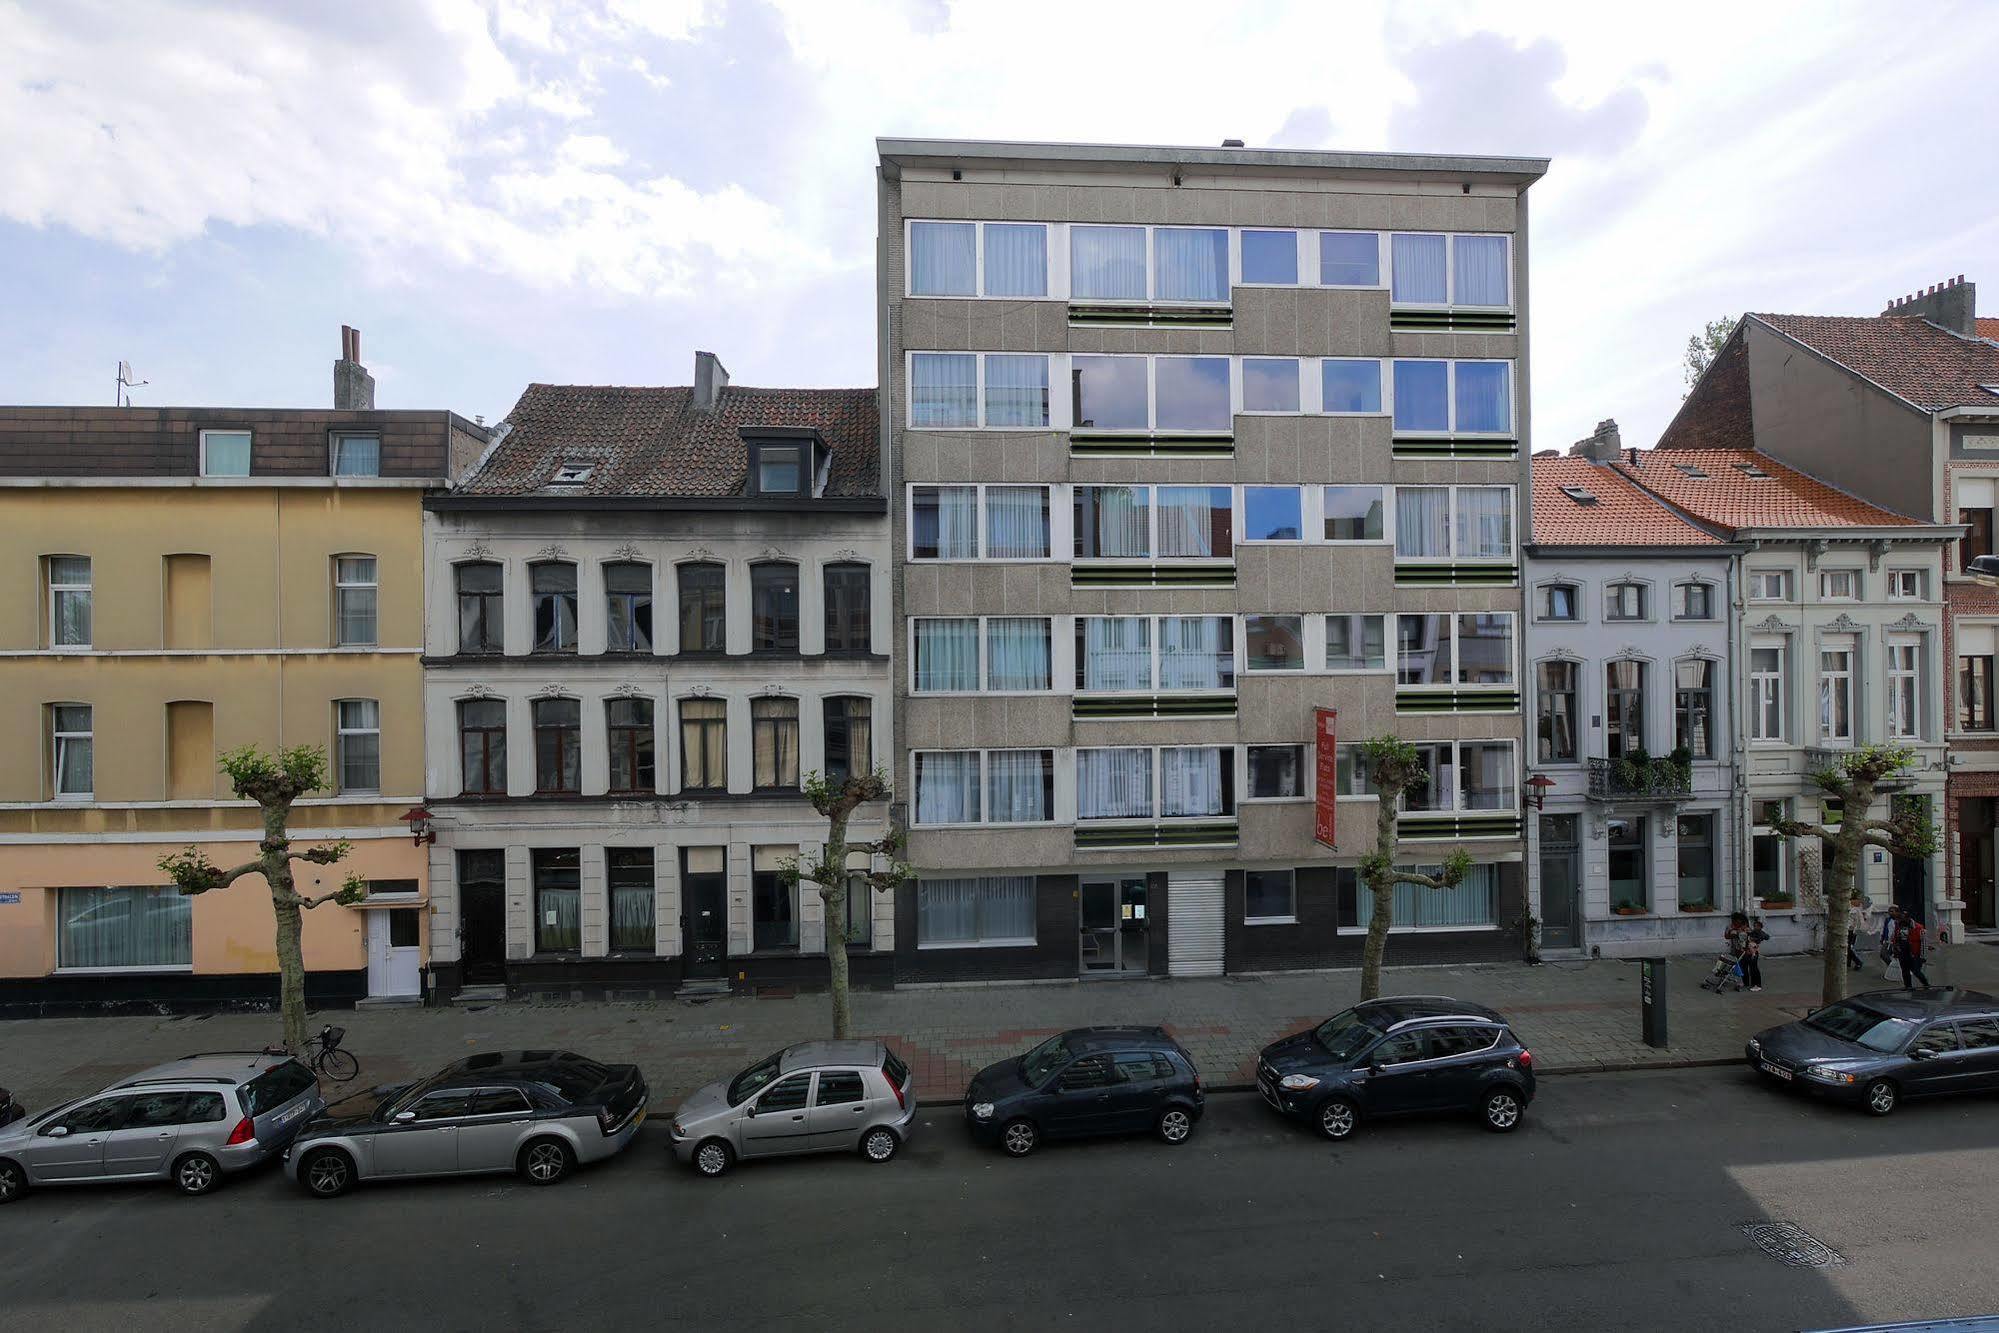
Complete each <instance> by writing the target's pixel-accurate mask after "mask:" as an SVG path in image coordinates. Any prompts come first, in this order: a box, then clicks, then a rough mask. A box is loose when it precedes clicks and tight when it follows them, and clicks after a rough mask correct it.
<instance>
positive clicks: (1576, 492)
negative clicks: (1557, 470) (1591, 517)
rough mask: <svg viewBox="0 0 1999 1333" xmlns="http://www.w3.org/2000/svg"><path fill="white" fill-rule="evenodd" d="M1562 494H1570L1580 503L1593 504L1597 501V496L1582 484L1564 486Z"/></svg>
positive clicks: (1571, 497)
mask: <svg viewBox="0 0 1999 1333" xmlns="http://www.w3.org/2000/svg"><path fill="white" fill-rule="evenodd" d="M1562 494H1563V495H1566V496H1568V497H1569V498H1570V499H1571V500H1574V501H1575V502H1576V503H1577V504H1579V505H1593V504H1595V503H1596V497H1595V496H1594V495H1592V494H1590V493H1589V492H1588V491H1586V490H1584V489H1583V488H1582V487H1580V486H1564V487H1562Z"/></svg>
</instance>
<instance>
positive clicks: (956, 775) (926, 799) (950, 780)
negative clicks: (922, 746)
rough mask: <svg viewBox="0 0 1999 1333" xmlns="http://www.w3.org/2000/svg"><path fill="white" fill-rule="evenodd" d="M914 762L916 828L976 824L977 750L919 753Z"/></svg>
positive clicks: (977, 795)
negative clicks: (924, 825)
mask: <svg viewBox="0 0 1999 1333" xmlns="http://www.w3.org/2000/svg"><path fill="white" fill-rule="evenodd" d="M914 760H915V768H916V822H917V823H918V824H976V823H978V822H979V814H980V803H979V752H978V751H977V750H919V751H917V752H916V754H915V756H914Z"/></svg>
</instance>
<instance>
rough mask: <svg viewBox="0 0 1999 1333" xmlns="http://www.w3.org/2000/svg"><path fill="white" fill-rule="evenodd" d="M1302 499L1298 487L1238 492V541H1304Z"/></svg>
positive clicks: (1303, 502) (1302, 492) (1248, 489)
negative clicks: (1240, 513) (1240, 493)
mask: <svg viewBox="0 0 1999 1333" xmlns="http://www.w3.org/2000/svg"><path fill="white" fill-rule="evenodd" d="M1304 504H1305V495H1304V488H1303V487H1299V486H1245V487H1243V488H1242V539H1243V540H1244V541H1246V542H1295V541H1303V540H1304V538H1305V510H1304Z"/></svg>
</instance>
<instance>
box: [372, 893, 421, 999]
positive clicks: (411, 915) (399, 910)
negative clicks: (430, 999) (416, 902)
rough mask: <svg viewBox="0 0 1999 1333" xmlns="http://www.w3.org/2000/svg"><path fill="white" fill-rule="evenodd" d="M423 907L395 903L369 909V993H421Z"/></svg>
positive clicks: (379, 994) (373, 994) (380, 994)
mask: <svg viewBox="0 0 1999 1333" xmlns="http://www.w3.org/2000/svg"><path fill="white" fill-rule="evenodd" d="M422 910H423V909H422V908H420V907H391V908H388V909H386V910H381V911H371V912H369V913H368V994H370V995H372V996H390V995H417V994H420V993H421V988H422V980H423V978H422V971H423V948H422V943H421V940H422V934H421V932H422V921H421V918H420V913H421V912H422Z"/></svg>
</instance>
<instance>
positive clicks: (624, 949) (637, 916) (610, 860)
mask: <svg viewBox="0 0 1999 1333" xmlns="http://www.w3.org/2000/svg"><path fill="white" fill-rule="evenodd" d="M604 863H605V864H604V870H605V876H606V878H608V879H609V880H610V885H611V952H612V953H651V952H652V951H653V945H654V941H655V940H656V938H657V936H656V934H655V932H654V928H653V882H652V881H653V854H652V848H650V847H608V848H606V849H605V851H604Z"/></svg>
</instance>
